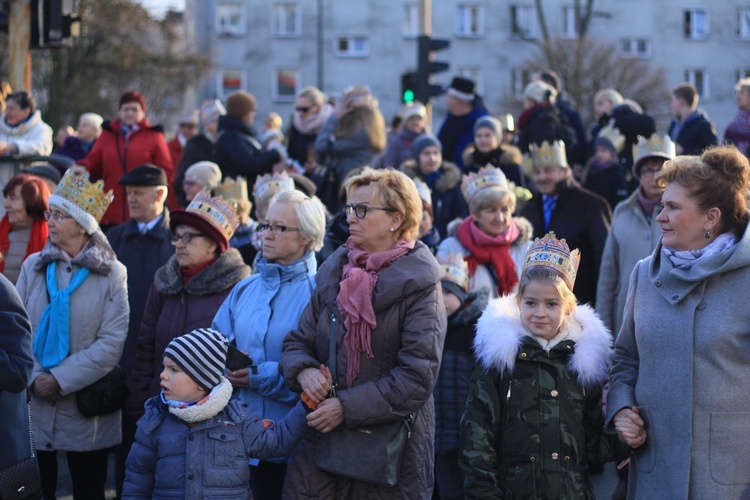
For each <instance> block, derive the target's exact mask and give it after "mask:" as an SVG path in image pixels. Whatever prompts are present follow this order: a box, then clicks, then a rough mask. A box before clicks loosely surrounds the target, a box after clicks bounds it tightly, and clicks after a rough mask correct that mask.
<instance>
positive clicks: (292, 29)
mask: <svg viewBox="0 0 750 500" xmlns="http://www.w3.org/2000/svg"><path fill="white" fill-rule="evenodd" d="M299 14H300V13H299V5H297V4H296V3H277V4H275V5H274V6H273V33H274V34H275V35H276V36H279V37H298V36H300V34H301V33H302V22H301V18H300V15H299Z"/></svg>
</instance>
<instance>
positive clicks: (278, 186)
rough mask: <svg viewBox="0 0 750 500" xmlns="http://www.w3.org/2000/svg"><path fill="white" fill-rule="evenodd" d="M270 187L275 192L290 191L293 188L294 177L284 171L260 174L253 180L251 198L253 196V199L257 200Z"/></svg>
mask: <svg viewBox="0 0 750 500" xmlns="http://www.w3.org/2000/svg"><path fill="white" fill-rule="evenodd" d="M270 189H273V190H274V191H275V192H276V193H278V192H281V191H291V190H292V189H294V179H292V178H291V177H289V175H288V174H287V173H286V172H281V173H278V174H266V175H261V176H260V177H258V179H257V180H256V181H255V186H254V187H253V198H255V201H256V202H257V201H258V200H259V199H260V198H261V197H262V196H263V195H264V194H265V193H266V192H268V190H270Z"/></svg>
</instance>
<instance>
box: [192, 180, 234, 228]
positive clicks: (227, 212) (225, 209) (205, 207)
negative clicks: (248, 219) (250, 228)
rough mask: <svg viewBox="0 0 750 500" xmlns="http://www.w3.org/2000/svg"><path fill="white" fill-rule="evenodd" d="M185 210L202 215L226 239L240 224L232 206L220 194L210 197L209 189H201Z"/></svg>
mask: <svg viewBox="0 0 750 500" xmlns="http://www.w3.org/2000/svg"><path fill="white" fill-rule="evenodd" d="M185 211H186V212H188V213H194V214H197V215H200V216H202V217H203V218H204V219H206V220H207V221H208V222H209V223H211V225H212V226H214V227H216V228H217V229H219V231H221V233H222V234H223V235H224V236H226V237H227V239H230V238H231V237H232V235H233V234H234V230H235V229H237V226H239V225H240V219H239V218H238V217H237V212H235V210H234V207H232V205H230V204H229V203H227V202H226V201H225V200H224V199H223V198H221V197H220V196H214V197H213V198H212V197H211V193H210V192H209V191H201V192H200V193H198V194H197V195H195V198H193V201H191V202H190V205H188V207H187V208H186V209H185Z"/></svg>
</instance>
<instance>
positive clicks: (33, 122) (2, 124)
mask: <svg viewBox="0 0 750 500" xmlns="http://www.w3.org/2000/svg"><path fill="white" fill-rule="evenodd" d="M40 123H42V113H41V112H40V111H39V110H38V109H37V110H36V111H34V112H33V113H32V114H30V115H29V117H28V118H26V120H25V121H23V122H21V123H19V124H18V125H16V126H15V127H12V126H10V125H8V124H7V123H6V121H5V113H3V115H2V117H0V133H3V134H5V135H9V136H18V135H22V134H25V133H26V132H28V131H29V130H30V129H32V128H34V127H36V126H37V125H38V124H40Z"/></svg>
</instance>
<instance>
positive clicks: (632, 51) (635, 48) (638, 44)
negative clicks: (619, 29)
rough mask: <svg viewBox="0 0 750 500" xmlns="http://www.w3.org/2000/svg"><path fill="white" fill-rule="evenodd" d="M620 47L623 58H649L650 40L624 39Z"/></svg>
mask: <svg viewBox="0 0 750 500" xmlns="http://www.w3.org/2000/svg"><path fill="white" fill-rule="evenodd" d="M621 47H622V54H623V55H624V56H625V57H632V58H637V59H650V58H651V40H649V39H647V38H625V39H623V40H622V41H621Z"/></svg>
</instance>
